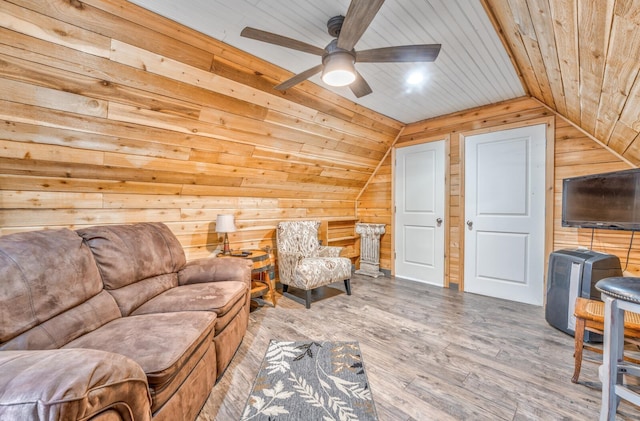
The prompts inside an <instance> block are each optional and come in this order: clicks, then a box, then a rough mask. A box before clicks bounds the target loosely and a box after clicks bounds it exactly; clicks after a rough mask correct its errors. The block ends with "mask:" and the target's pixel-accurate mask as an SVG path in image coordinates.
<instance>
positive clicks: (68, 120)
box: [0, 0, 402, 258]
mask: <svg viewBox="0 0 640 421" xmlns="http://www.w3.org/2000/svg"><path fill="white" fill-rule="evenodd" d="M290 76H291V73H289V72H287V71H284V70H282V69H280V68H278V67H276V66H273V65H271V64H268V63H266V62H263V61H261V60H259V59H257V58H255V57H253V56H250V55H247V54H245V53H243V52H241V51H238V50H236V49H233V48H232V47H229V46H227V45H225V44H223V43H221V42H218V41H215V40H213V39H211V38H209V37H206V36H204V35H202V34H200V33H198V32H195V31H192V30H190V29H188V28H185V27H183V26H181V25H178V24H176V23H174V22H172V21H169V20H167V19H164V18H162V17H160V16H158V15H155V14H153V13H151V12H147V11H145V10H143V9H141V8H139V7H137V6H135V5H132V4H131V3H128V2H127V1H124V0H86V1H85V0H83V1H68V0H47V1H41V0H9V1H1V2H0V119H1V120H2V128H1V129H0V234H2V235H3V234H8V233H11V232H16V231H25V230H35V229H43V228H56V227H70V228H79V227H82V226H87V225H96V224H118V223H132V222H142V221H162V222H165V223H167V224H168V225H169V227H170V228H171V229H172V230H173V232H174V233H176V234H177V235H178V238H179V239H180V241H181V243H182V244H183V246H184V248H185V251H186V253H187V257H188V258H196V257H201V256H205V255H209V254H210V253H211V252H212V251H213V250H214V249H215V248H216V247H218V246H219V241H220V239H219V238H218V235H217V234H216V233H215V224H214V221H215V219H216V215H217V214H218V213H233V214H234V215H235V217H236V225H237V227H238V232H235V233H232V234H230V242H231V247H232V248H234V249H237V248H256V247H264V246H266V245H269V246H272V247H273V246H274V240H275V235H274V232H275V231H274V229H275V226H276V224H277V222H278V221H280V220H285V219H296V218H314V219H325V218H334V217H341V218H344V217H352V218H353V217H355V199H356V197H357V196H358V194H359V193H360V192H361V190H362V188H363V187H364V186H365V184H366V182H367V180H368V179H369V177H370V175H371V174H372V173H373V171H374V170H375V168H376V166H377V165H378V163H379V161H380V160H381V159H382V158H383V156H384V154H385V153H386V152H387V150H388V149H389V146H390V144H391V142H392V141H393V140H394V139H395V138H396V135H397V134H398V132H399V131H400V129H401V128H402V124H400V123H399V122H397V121H395V120H392V119H389V118H387V117H384V116H382V115H379V114H376V113H374V112H372V111H370V110H368V109H365V108H363V107H361V106H358V105H357V104H354V103H352V102H350V101H347V100H346V99H344V98H341V97H338V96H337V95H335V94H333V93H331V92H329V91H327V90H324V89H321V88H320V87H318V86H317V85H313V84H311V83H308V82H305V83H303V84H301V85H300V87H299V88H298V89H295V90H292V91H289V92H286V93H280V92H278V91H275V90H273V89H272V87H273V86H274V85H275V84H277V83H278V82H280V81H282V80H284V79H286V78H288V77H290Z"/></svg>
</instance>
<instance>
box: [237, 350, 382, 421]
mask: <svg viewBox="0 0 640 421" xmlns="http://www.w3.org/2000/svg"><path fill="white" fill-rule="evenodd" d="M377 419H378V416H377V414H376V408H375V405H374V403H373V398H372V396H371V389H370V387H369V382H368V381H367V375H366V373H365V370H364V364H363V361H362V353H361V352H360V347H359V345H358V342H312V341H310V342H285V341H274V340H272V341H271V342H270V343H269V347H268V348H267V352H266V354H265V356H264V359H263V360H262V364H261V366H260V372H259V373H258V375H257V377H256V379H255V381H254V382H253V388H252V390H251V393H250V394H249V398H248V399H247V404H246V406H245V409H244V412H243V413H242V418H241V420H243V421H244V420H274V421H275V420H281V421H284V420H296V421H298V420H323V421H329V420H336V421H356V420H360V421H362V420H366V421H369V420H377Z"/></svg>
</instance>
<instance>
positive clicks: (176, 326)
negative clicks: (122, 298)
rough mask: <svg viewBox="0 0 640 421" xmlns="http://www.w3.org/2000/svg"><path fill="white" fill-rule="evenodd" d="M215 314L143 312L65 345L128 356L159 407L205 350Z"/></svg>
mask: <svg viewBox="0 0 640 421" xmlns="http://www.w3.org/2000/svg"><path fill="white" fill-rule="evenodd" d="M215 319H216V315H215V313H212V312H207V311H199V312H196V311H190V312H174V313H158V314H145V315H139V316H128V317H123V318H120V319H116V320H113V321H111V322H109V323H107V324H106V325H104V326H102V327H100V328H99V329H96V330H95V331H93V332H90V333H88V334H86V335H84V336H82V337H80V338H78V339H76V340H74V341H72V342H70V343H68V344H67V345H66V346H65V348H89V349H100V350H104V351H109V352H114V353H116V354H121V355H124V356H126V357H129V358H131V359H132V360H134V361H135V362H137V363H138V364H140V366H141V367H142V369H143V370H144V372H145V374H146V375H147V382H148V383H149V391H150V393H151V397H152V406H151V410H152V411H156V410H157V409H158V408H160V407H161V406H162V405H163V404H164V403H165V402H166V401H167V400H168V399H169V398H170V397H171V396H172V395H173V394H174V393H175V391H176V390H177V389H178V388H179V387H180V385H181V384H182V382H183V381H184V379H185V378H186V377H187V376H188V375H189V373H190V372H191V370H192V369H193V367H195V366H196V364H197V363H198V361H199V360H200V359H201V358H202V356H203V355H204V354H205V352H207V350H208V349H209V347H210V346H212V345H211V342H212V339H213V329H214V324H215Z"/></svg>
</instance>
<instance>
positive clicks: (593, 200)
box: [562, 169, 640, 231]
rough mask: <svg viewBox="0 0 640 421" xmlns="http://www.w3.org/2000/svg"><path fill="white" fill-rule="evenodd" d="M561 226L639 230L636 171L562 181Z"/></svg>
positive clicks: (639, 193) (638, 174)
mask: <svg viewBox="0 0 640 421" xmlns="http://www.w3.org/2000/svg"><path fill="white" fill-rule="evenodd" d="M562 226H563V227H579V228H603V229H616V230H630V231H635V230H640V169H633V170H627V171H616V172H611V173H605V174H594V175H587V176H582V177H573V178H565V179H564V180H563V183H562Z"/></svg>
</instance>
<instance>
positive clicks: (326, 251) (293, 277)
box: [276, 221, 351, 308]
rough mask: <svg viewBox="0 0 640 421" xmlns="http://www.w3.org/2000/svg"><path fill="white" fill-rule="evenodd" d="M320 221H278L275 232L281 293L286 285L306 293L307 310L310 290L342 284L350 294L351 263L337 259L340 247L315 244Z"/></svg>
mask: <svg viewBox="0 0 640 421" xmlns="http://www.w3.org/2000/svg"><path fill="white" fill-rule="evenodd" d="M319 227H320V221H288V222H280V223H279V224H278V231H277V234H276V236H277V238H276V240H277V243H278V268H279V274H280V283H281V284H282V288H283V291H284V292H287V290H288V287H289V285H291V286H293V287H296V288H300V289H303V290H305V291H306V297H305V300H306V307H307V308H311V290H312V289H314V288H317V287H320V286H323V285H328V284H331V283H333V282H338V281H344V286H345V288H346V290H347V294H348V295H351V260H349V259H347V258H346V257H339V256H340V250H341V249H342V247H327V246H325V247H323V246H320V244H319V243H318V228H319Z"/></svg>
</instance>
